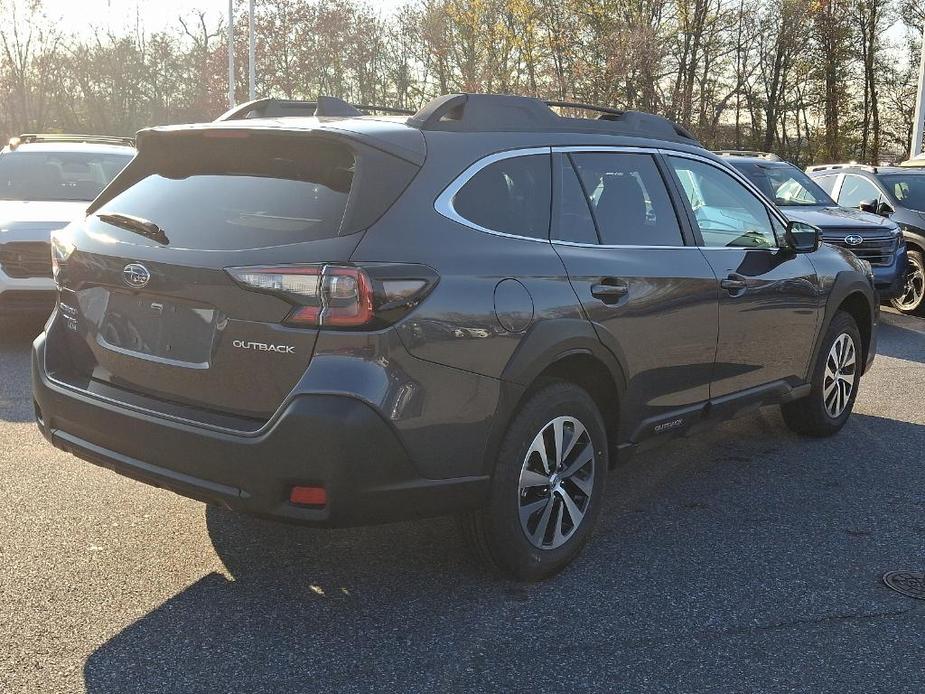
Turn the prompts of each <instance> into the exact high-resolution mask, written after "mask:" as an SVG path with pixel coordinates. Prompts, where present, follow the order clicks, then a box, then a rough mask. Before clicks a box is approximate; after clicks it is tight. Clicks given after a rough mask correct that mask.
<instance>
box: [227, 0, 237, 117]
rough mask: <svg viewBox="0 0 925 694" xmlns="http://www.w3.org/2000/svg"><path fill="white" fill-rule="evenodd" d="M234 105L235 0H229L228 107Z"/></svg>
mask: <svg viewBox="0 0 925 694" xmlns="http://www.w3.org/2000/svg"><path fill="white" fill-rule="evenodd" d="M234 106H235V103H234V0H228V108H234Z"/></svg>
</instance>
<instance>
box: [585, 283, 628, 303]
mask: <svg viewBox="0 0 925 694" xmlns="http://www.w3.org/2000/svg"><path fill="white" fill-rule="evenodd" d="M605 282H610V283H612V284H605ZM629 290H630V288H629V287H628V286H627V285H626V284H625V283H624V282H622V281H620V280H617V279H612V278H607V279H605V280H603V282H601V283H600V284H592V285H591V296H593V297H594V298H595V299H600V300H601V301H603V302H604V303H605V304H615V303H617V302H618V301H619V300H620V299H621V298H623V297H624V296H626V295H627V294H628V293H629Z"/></svg>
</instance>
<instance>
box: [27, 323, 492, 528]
mask: <svg viewBox="0 0 925 694" xmlns="http://www.w3.org/2000/svg"><path fill="white" fill-rule="evenodd" d="M44 339H45V336H44V334H43V335H40V336H39V337H38V338H37V339H36V341H35V344H34V348H33V363H32V368H33V392H34V397H35V403H36V419H37V421H38V426H39V429H40V430H41V432H42V434H43V435H44V436H45V437H46V438H47V439H48V440H49V441H50V442H51V443H52V444H54V445H55V446H56V447H57V448H60V449H62V450H65V451H68V452H70V453H73V454H74V455H76V456H77V457H78V458H81V459H83V460H86V461H88V462H91V463H94V464H96V465H101V466H103V467H107V468H110V469H112V470H114V471H116V472H118V473H119V474H122V475H125V476H127V477H131V478H133V479H136V480H140V481H142V482H146V483H148V484H152V485H155V486H158V487H163V488H165V489H170V490H172V491H174V492H177V493H178V494H181V495H183V496H188V497H191V498H194V499H199V500H201V501H207V502H213V503H218V504H221V505H223V506H225V507H228V508H231V509H235V510H239V511H243V512H247V513H251V514H254V515H259V516H266V517H270V518H273V519H276V520H284V521H290V522H295V523H301V524H307V525H318V526H351V525H364V524H371V523H380V522H389V521H396V520H406V519H410V518H420V517H427V516H436V515H443V514H447V513H453V512H457V511H462V510H467V509H471V508H476V507H478V506H480V505H481V504H483V503H484V501H485V500H486V499H487V493H488V480H487V478H485V477H465V478H451V479H429V478H425V477H423V476H421V475H420V474H419V473H418V471H417V470H416V468H415V466H414V464H413V463H412V461H411V460H410V458H409V456H408V454H407V452H406V451H405V449H404V447H403V446H402V444H401V442H400V441H399V439H398V437H397V436H396V435H395V433H394V431H393V430H392V428H391V427H390V426H389V425H388V424H387V423H386V422H385V421H384V420H383V419H382V417H381V416H380V415H379V414H378V413H377V412H376V411H375V410H374V409H373V408H372V407H370V406H369V405H367V404H366V403H364V402H362V401H360V400H357V399H354V398H350V397H345V396H342V395H314V394H306V395H301V396H297V397H295V398H294V399H293V400H292V401H291V402H290V403H289V404H288V405H287V406H286V407H285V408H284V409H283V410H282V411H281V413H280V414H279V415H278V416H277V417H275V418H274V419H273V420H272V422H271V423H270V424H268V425H267V427H265V428H264V429H261V430H260V431H259V432H256V433H254V434H244V433H235V432H231V431H227V430H217V429H215V428H205V427H201V426H197V425H195V424H191V423H183V422H178V421H174V420H170V419H165V418H163V417H161V416H158V415H155V414H151V413H145V412H141V411H136V410H133V409H128V408H126V407H124V406H120V405H118V404H114V403H110V402H107V401H105V400H101V399H99V398H97V397H95V396H92V395H89V394H87V393H84V392H80V391H78V390H75V389H73V388H71V387H69V386H66V385H64V384H62V383H59V382H57V381H55V380H53V379H51V378H49V376H48V374H47V373H46V372H45V368H44ZM294 485H312V486H314V485H320V486H324V487H325V489H326V491H327V496H328V504H327V505H326V506H324V507H305V506H297V505H294V504H291V503H290V502H289V492H290V489H291V487H292V486H294Z"/></svg>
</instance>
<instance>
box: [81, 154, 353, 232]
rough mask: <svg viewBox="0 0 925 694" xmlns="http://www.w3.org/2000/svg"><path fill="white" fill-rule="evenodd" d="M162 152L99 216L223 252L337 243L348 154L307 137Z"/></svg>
mask: <svg viewBox="0 0 925 694" xmlns="http://www.w3.org/2000/svg"><path fill="white" fill-rule="evenodd" d="M188 145H189V148H188V149H187V151H185V152H179V151H176V150H177V148H176V147H171V148H169V149H171V150H174V151H173V152H172V153H169V152H164V151H159V152H158V153H157V154H156V155H153V156H152V157H151V161H150V162H149V166H148V167H147V168H146V170H145V171H144V172H143V173H144V175H143V176H142V177H141V179H140V180H139V181H138V182H136V183H135V184H134V185H132V186H131V187H130V188H128V189H127V190H125V191H123V192H121V193H119V194H118V195H116V196H115V197H114V198H113V199H112V200H109V201H107V202H106V204H104V205H103V206H102V207H100V208H99V210H97V211H96V212H97V213H99V214H105V213H108V214H113V213H120V214H125V215H132V216H135V217H141V218H143V219H145V220H148V221H150V222H154V223H155V224H157V225H158V226H159V227H160V228H161V229H162V230H163V231H164V233H165V234H166V236H167V237H168V238H169V239H170V245H171V246H174V247H184V248H208V249H217V250H228V249H241V248H259V247H266V246H280V245H287V244H292V243H300V242H303V241H312V240H316V239H322V238H330V237H333V236H337V235H338V233H339V231H340V228H341V223H342V222H343V219H344V211H345V209H346V206H347V199H348V197H349V194H350V189H351V186H352V184H353V173H354V156H353V153H352V151H351V150H350V148H348V147H346V146H344V145H340V144H334V143H329V142H320V141H311V140H306V139H305V138H302V139H301V140H299V139H290V138H254V139H252V140H247V139H241V140H237V139H234V138H229V139H215V140H197V141H195V143H193V142H190V143H188Z"/></svg>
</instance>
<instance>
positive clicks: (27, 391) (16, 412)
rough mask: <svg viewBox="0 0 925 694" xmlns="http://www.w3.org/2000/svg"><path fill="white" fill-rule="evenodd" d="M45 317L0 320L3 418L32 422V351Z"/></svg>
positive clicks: (1, 408)
mask: <svg viewBox="0 0 925 694" xmlns="http://www.w3.org/2000/svg"><path fill="white" fill-rule="evenodd" d="M43 323H44V320H43V319H42V318H29V319H16V320H13V319H9V318H7V319H0V421H6V422H31V421H32V420H33V419H34V418H35V415H34V413H33V410H32V362H31V359H32V351H31V349H30V348H31V345H32V341H33V340H34V339H35V337H36V336H37V335H38V334H39V333H40V332H42V325H43Z"/></svg>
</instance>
